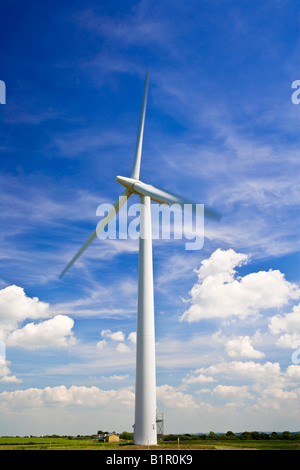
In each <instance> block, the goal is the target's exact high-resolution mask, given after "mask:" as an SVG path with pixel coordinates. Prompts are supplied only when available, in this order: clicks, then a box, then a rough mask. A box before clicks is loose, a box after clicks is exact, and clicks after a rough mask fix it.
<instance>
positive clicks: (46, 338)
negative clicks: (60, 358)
mask: <svg viewBox="0 0 300 470" xmlns="http://www.w3.org/2000/svg"><path fill="white" fill-rule="evenodd" d="M49 317H51V312H50V306H49V304H48V303H46V302H42V301H40V300H39V299H38V298H37V297H33V298H31V297H29V296H27V295H26V294H25V292H24V289H23V288H22V287H19V286H16V285H12V286H8V287H5V288H4V289H2V290H0V339H2V341H3V342H5V344H6V346H18V347H22V348H26V349H38V348H46V347H65V346H69V345H71V344H74V342H75V338H74V336H73V332H72V328H73V326H74V321H73V320H72V319H71V318H70V317H68V316H66V315H56V316H55V317H53V318H50V319H48V320H44V321H40V320H43V319H45V318H49ZM28 319H35V320H37V321H36V322H30V323H27V324H26V325H25V326H23V327H22V328H18V325H19V324H20V323H21V322H24V321H26V320H28Z"/></svg>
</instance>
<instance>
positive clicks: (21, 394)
mask: <svg viewBox="0 0 300 470" xmlns="http://www.w3.org/2000/svg"><path fill="white" fill-rule="evenodd" d="M133 403H134V392H133V391H132V388H131V387H127V388H122V389H119V390H101V389H100V388H98V387H85V386H80V387H78V386H75V385H72V386H71V387H70V388H67V387H66V386H65V385H60V386H57V387H46V388H44V389H39V388H29V389H26V390H15V391H13V392H2V393H0V409H1V410H2V411H17V410H18V409H24V408H39V407H44V406H52V405H54V406H60V405H62V406H69V405H70V406H84V407H94V408H95V407H97V408H99V407H102V406H105V405H107V404H109V405H111V407H119V406H132V405H133Z"/></svg>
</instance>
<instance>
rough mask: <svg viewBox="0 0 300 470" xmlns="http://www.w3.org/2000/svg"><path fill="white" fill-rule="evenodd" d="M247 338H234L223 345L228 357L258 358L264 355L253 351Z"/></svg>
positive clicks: (249, 339)
mask: <svg viewBox="0 0 300 470" xmlns="http://www.w3.org/2000/svg"><path fill="white" fill-rule="evenodd" d="M251 341H252V340H251V338H250V337H249V336H236V337H235V338H232V339H230V340H228V341H227V342H226V343H225V348H226V352H227V354H228V356H230V357H247V358H253V359H254V358H256V359H258V358H260V357H264V353H263V352H261V351H258V350H256V349H254V347H253V346H252V344H251Z"/></svg>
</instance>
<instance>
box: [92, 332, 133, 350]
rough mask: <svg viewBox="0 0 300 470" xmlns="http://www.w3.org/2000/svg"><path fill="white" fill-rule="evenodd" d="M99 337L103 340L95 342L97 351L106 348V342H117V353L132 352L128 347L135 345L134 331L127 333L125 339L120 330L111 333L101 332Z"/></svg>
mask: <svg viewBox="0 0 300 470" xmlns="http://www.w3.org/2000/svg"><path fill="white" fill-rule="evenodd" d="M101 336H102V337H103V338H105V339H103V340H100V341H98V342H97V349H103V348H104V347H105V346H107V344H108V340H111V341H112V342H118V344H117V347H116V350H117V351H118V352H119V353H129V352H132V350H131V348H130V346H132V344H135V343H136V333H135V332H134V331H133V332H131V333H129V335H128V336H127V338H126V335H125V333H123V331H120V330H119V331H115V332H112V331H111V330H102V331H101ZM126 340H127V344H126ZM128 343H129V344H128Z"/></svg>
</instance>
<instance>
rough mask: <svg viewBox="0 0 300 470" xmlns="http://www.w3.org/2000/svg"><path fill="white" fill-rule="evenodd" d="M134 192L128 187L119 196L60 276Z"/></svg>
mask: <svg viewBox="0 0 300 470" xmlns="http://www.w3.org/2000/svg"><path fill="white" fill-rule="evenodd" d="M131 194H132V192H131V191H129V190H128V189H126V190H125V191H124V192H123V194H122V195H121V196H120V197H119V199H118V200H117V201H116V202H115V204H114V205H113V207H112V208H111V209H110V211H109V212H108V214H107V215H106V216H105V217H103V219H102V220H101V221H100V222H99V223H98V225H97V228H96V230H94V231H93V233H92V235H91V236H90V237H89V238H88V240H87V241H86V242H85V244H84V245H82V247H81V248H80V250H78V251H77V253H76V255H75V256H74V257H73V258H72V259H71V261H70V262H69V264H68V265H67V266H66V267H65V269H64V270H63V271H62V273H61V274H60V276H59V277H60V278H62V277H63V275H64V274H65V273H66V272H67V271H68V269H70V267H71V266H72V265H73V264H74V263H75V261H76V260H77V259H78V258H79V256H80V255H82V253H83V252H84V251H85V250H86V249H87V247H88V246H89V245H90V244H91V243H92V241H93V240H94V239H95V238H96V236H97V235H98V233H100V232H102V231H103V230H104V229H105V227H106V226H107V224H108V223H109V222H110V220H112V219H113V218H114V217H115V216H116V215H117V213H118V212H119V210H120V209H121V207H122V206H123V205H124V204H125V202H126V201H127V199H128V198H129V197H130V196H131Z"/></svg>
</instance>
